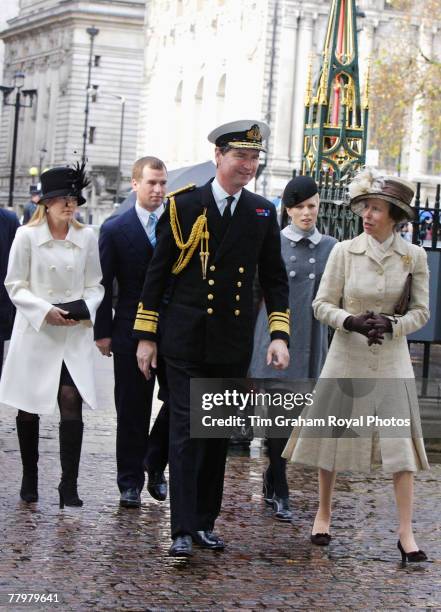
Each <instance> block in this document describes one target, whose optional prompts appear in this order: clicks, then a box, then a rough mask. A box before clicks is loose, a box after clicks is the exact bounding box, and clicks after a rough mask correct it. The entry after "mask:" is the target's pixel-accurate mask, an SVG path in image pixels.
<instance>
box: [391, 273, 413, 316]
mask: <svg viewBox="0 0 441 612" xmlns="http://www.w3.org/2000/svg"><path fill="white" fill-rule="evenodd" d="M411 290H412V274H408V275H407V278H406V282H405V283H404V289H403V293H402V294H401V295H400V299H399V300H398V302H397V303H396V304H395V306H394V311H395V313H394V314H397V315H401V316H402V315H405V314H406V312H407V311H408V310H409V302H410V292H411Z"/></svg>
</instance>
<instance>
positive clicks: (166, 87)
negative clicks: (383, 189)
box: [138, 0, 434, 198]
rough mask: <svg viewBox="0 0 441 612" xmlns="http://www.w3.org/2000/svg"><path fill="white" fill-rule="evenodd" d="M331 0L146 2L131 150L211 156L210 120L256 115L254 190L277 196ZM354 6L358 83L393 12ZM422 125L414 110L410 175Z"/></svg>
mask: <svg viewBox="0 0 441 612" xmlns="http://www.w3.org/2000/svg"><path fill="white" fill-rule="evenodd" d="M330 6H331V0H315V1H309V0H240V1H237V0H147V1H146V43H145V46H146V64H145V74H146V80H145V84H144V89H143V94H142V98H143V103H142V105H141V114H140V128H141V129H140V131H139V140H138V152H141V151H144V150H146V149H148V150H149V151H150V152H152V153H155V152H156V153H157V154H158V155H159V156H160V157H162V158H163V159H164V160H166V161H167V163H168V164H169V166H170V167H171V168H173V167H179V166H183V165H188V164H193V163H199V162H203V161H206V160H207V159H211V158H212V155H213V151H212V147H211V146H210V145H209V143H207V141H206V134H207V133H208V132H209V131H210V129H211V128H212V127H213V126H215V125H217V124H220V123H221V122H224V121H229V120H232V119H237V118H242V117H255V118H256V119H263V120H266V121H267V122H268V123H269V125H270V127H271V137H270V142H269V150H268V154H267V157H266V167H265V169H264V171H263V172H262V175H261V177H260V179H259V180H258V181H257V184H256V189H257V190H258V191H259V192H261V193H263V195H265V196H267V197H270V198H271V197H274V196H277V195H280V193H281V190H282V188H283V186H284V185H285V184H286V181H287V180H289V178H290V177H291V175H292V171H293V169H294V168H299V167H300V160H301V155H302V144H303V120H304V94H305V85H306V78H307V71H308V65H309V62H310V59H311V58H312V61H313V66H314V72H317V69H318V66H319V61H320V57H321V52H322V47H323V41H324V35H325V29H326V24H327V19H328V15H329V9H330ZM357 8H358V11H359V12H360V13H362V15H360V17H359V19H358V29H359V55H360V77H361V80H362V85H363V78H364V76H365V74H366V68H367V59H368V57H375V53H376V52H377V50H378V48H379V46H380V45H381V44H387V39H388V34H389V33H390V32H391V31H392V30H393V28H394V27H395V24H396V20H397V19H400V14H399V13H397V12H396V11H394V10H393V9H392V6H391V4H390V3H389V2H387V0H359V1H358V2H357ZM419 30H421V27H420V26H416V32H418V31H419ZM430 36H432V39H433V37H434V29H433V28H432V29H431V30H430ZM372 112H375V109H374V110H373V111H372ZM421 125H422V123H421V116H418V113H417V112H415V109H414V113H413V117H412V127H411V132H412V134H413V136H412V139H413V142H412V143H411V142H408V143H407V144H406V145H405V147H404V149H403V159H402V160H401V167H402V169H403V170H404V173H407V174H408V175H409V176H410V177H411V178H414V179H416V178H424V177H425V178H427V177H426V174H427V172H426V171H427V164H428V160H427V153H428V151H427V147H424V143H423V141H421V139H420V140H419V141H418V143H416V139H417V138H418V133H419V132H418V130H420V129H421ZM388 170H389V169H388Z"/></svg>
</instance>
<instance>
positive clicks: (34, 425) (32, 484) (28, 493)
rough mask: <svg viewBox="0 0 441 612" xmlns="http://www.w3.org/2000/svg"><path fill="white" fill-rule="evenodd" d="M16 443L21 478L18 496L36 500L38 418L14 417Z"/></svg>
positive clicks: (24, 499)
mask: <svg viewBox="0 0 441 612" xmlns="http://www.w3.org/2000/svg"><path fill="white" fill-rule="evenodd" d="M16 424H17V435H18V443H19V445H20V454H21V462H22V464H23V478H22V481H21V489H20V497H21V498H22V500H23V501H25V502H28V503H32V502H36V501H38V429H39V420H38V419H35V421H21V420H20V419H19V418H17V419H16Z"/></svg>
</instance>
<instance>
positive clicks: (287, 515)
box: [272, 495, 292, 523]
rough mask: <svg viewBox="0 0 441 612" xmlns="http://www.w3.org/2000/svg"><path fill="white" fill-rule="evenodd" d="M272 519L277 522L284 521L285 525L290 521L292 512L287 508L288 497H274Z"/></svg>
mask: <svg viewBox="0 0 441 612" xmlns="http://www.w3.org/2000/svg"><path fill="white" fill-rule="evenodd" d="M272 502H273V508H274V518H276V519H277V520H278V521H284V522H285V523H288V522H291V521H292V512H291V509H290V507H289V497H277V495H274V497H273V499H272Z"/></svg>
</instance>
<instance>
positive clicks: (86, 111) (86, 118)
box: [81, 26, 99, 163]
mask: <svg viewBox="0 0 441 612" xmlns="http://www.w3.org/2000/svg"><path fill="white" fill-rule="evenodd" d="M86 32H87V33H88V34H89V37H90V49H89V69H88V72H87V85H86V108H85V109H84V131H83V154H82V156H81V159H82V161H83V162H84V163H86V142H87V126H88V123H89V89H90V78H91V76H92V56H93V43H94V40H95V36H96V35H97V34H98V32H99V30H98V28H96V27H95V26H92V27H91V28H86Z"/></svg>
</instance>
